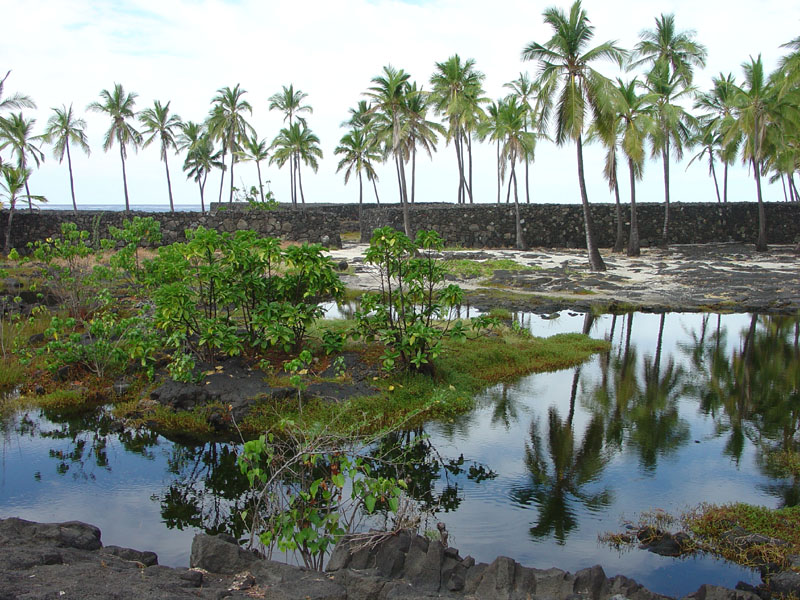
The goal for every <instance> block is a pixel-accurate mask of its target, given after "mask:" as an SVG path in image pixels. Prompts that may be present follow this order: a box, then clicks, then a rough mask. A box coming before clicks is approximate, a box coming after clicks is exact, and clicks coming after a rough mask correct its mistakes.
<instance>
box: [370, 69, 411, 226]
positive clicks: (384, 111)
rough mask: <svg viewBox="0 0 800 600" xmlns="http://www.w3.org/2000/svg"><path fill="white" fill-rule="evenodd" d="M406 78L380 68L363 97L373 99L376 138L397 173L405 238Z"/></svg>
mask: <svg viewBox="0 0 800 600" xmlns="http://www.w3.org/2000/svg"><path fill="white" fill-rule="evenodd" d="M408 79H409V75H408V73H406V72H405V71H404V70H403V69H395V68H394V67H393V66H391V65H387V66H384V67H383V75H378V76H376V77H373V78H372V83H373V84H374V85H372V87H370V88H369V89H368V90H367V91H366V92H364V94H365V95H366V96H367V97H369V98H371V99H372V109H371V110H372V111H373V113H374V114H375V115H376V116H377V117H378V118H379V121H378V125H377V127H378V136H379V139H380V140H381V141H382V143H383V144H385V147H386V152H385V153H386V155H387V156H388V155H389V154H391V155H392V157H393V158H394V163H395V168H396V170H397V184H398V187H399V189H400V204H401V205H402V207H403V226H404V229H405V234H406V235H407V236H409V237H410V236H411V223H410V221H409V215H408V193H407V187H406V177H405V168H404V166H403V151H404V137H405V134H406V132H404V131H403V130H402V123H403V119H404V114H405V108H406V102H407V98H406V96H407V93H408V89H409V87H410V84H409V82H408Z"/></svg>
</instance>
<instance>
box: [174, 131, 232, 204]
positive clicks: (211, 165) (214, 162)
mask: <svg viewBox="0 0 800 600" xmlns="http://www.w3.org/2000/svg"><path fill="white" fill-rule="evenodd" d="M193 125H196V124H194V123H191V122H189V123H187V124H186V127H184V131H185V132H188V133H185V134H184V135H187V136H188V135H194V134H195V133H197V132H196V129H195V128H194V127H192V126H193ZM183 143H186V142H182V144H183ZM185 147H186V148H187V149H188V150H187V153H186V161H185V162H184V163H183V170H184V171H185V172H186V176H187V178H188V177H191V178H192V179H194V180H195V181H196V182H197V185H198V187H199V188H200V210H201V211H202V212H206V204H205V188H206V179H207V178H208V174H209V172H210V171H211V169H221V170H223V171H224V170H225V163H224V162H223V161H222V160H220V158H222V157H223V153H222V150H218V151H216V152H215V151H214V141H213V140H212V139H211V136H210V135H209V134H208V132H200V133H199V135H198V137H197V138H196V139H195V140H194V141H193V142H191V143H187V145H186V146H185Z"/></svg>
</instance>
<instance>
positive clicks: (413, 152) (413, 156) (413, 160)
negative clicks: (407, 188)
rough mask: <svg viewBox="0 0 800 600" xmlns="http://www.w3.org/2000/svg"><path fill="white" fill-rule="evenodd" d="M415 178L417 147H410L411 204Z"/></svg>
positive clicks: (412, 202)
mask: <svg viewBox="0 0 800 600" xmlns="http://www.w3.org/2000/svg"><path fill="white" fill-rule="evenodd" d="M416 178H417V147H416V146H414V147H413V148H412V149H411V204H414V192H415V190H416Z"/></svg>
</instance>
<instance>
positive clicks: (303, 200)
mask: <svg viewBox="0 0 800 600" xmlns="http://www.w3.org/2000/svg"><path fill="white" fill-rule="evenodd" d="M295 162H296V164H297V184H298V186H299V187H300V202H301V203H302V204H303V206H305V204H306V195H305V194H304V193H303V176H302V175H301V174H300V162H299V161H295Z"/></svg>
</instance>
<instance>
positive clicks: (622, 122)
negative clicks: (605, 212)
mask: <svg viewBox="0 0 800 600" xmlns="http://www.w3.org/2000/svg"><path fill="white" fill-rule="evenodd" d="M637 87H638V81H637V80H636V78H634V79H633V80H632V81H629V82H628V83H623V81H622V80H620V79H617V92H618V93H617V95H616V100H617V102H618V104H617V107H616V114H617V116H618V121H619V125H618V129H617V135H618V136H619V137H620V138H621V139H620V147H621V148H622V152H623V153H624V154H625V157H626V158H627V159H628V172H629V176H630V186H631V226H630V235H629V236H628V252H627V254H628V256H639V255H640V254H641V250H640V248H639V221H638V219H637V214H636V180H637V179H641V178H642V173H643V171H644V145H645V139H646V138H647V136H648V135H649V134H650V132H651V131H652V129H653V127H654V125H655V123H654V121H653V117H652V113H651V110H650V107H649V106H647V103H646V102H645V98H644V97H643V96H640V95H638V94H637V93H636V88H637Z"/></svg>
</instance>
